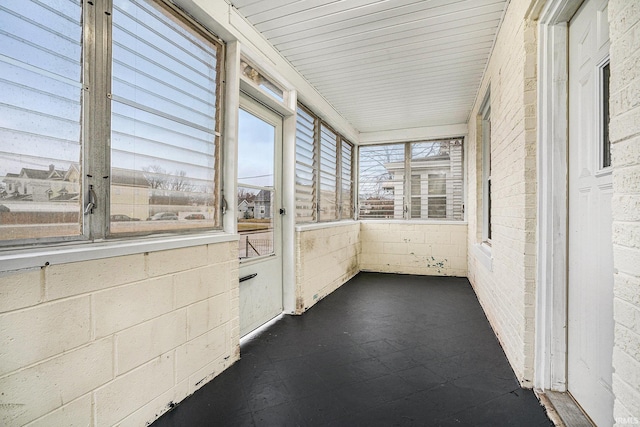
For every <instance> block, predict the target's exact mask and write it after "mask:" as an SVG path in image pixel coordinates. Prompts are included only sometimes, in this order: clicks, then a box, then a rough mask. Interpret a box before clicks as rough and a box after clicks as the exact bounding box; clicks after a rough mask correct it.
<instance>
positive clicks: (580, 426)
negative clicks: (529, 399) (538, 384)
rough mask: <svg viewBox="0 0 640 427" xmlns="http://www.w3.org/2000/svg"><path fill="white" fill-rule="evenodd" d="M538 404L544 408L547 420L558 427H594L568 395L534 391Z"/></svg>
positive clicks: (557, 392)
mask: <svg viewBox="0 0 640 427" xmlns="http://www.w3.org/2000/svg"><path fill="white" fill-rule="evenodd" d="M536 394H537V395H538V398H539V399H540V403H542V405H543V406H544V407H545V408H546V410H547V415H548V416H549V419H550V420H551V421H553V423H554V424H555V425H556V426H559V427H565V426H566V427H585V426H589V427H595V424H594V423H593V421H591V418H589V416H588V415H587V414H585V412H584V411H583V410H582V408H581V407H580V405H578V403H577V402H576V401H575V400H574V399H573V397H572V396H571V394H569V393H566V392H565V393H561V392H559V391H551V390H544V391H536Z"/></svg>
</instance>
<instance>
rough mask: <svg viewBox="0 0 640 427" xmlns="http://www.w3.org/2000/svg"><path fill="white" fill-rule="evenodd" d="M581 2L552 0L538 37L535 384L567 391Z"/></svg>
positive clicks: (540, 25) (543, 15)
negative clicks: (573, 79)
mask: <svg viewBox="0 0 640 427" xmlns="http://www.w3.org/2000/svg"><path fill="white" fill-rule="evenodd" d="M581 3H582V0H550V1H549V2H548V3H547V4H545V6H544V9H543V10H542V12H541V17H540V24H539V29H538V30H539V37H538V76H539V77H538V144H537V146H538V152H537V158H538V164H537V166H538V167H537V170H538V176H537V187H538V212H537V218H538V219H537V233H538V235H537V242H538V243H537V254H536V255H537V257H536V258H537V271H536V277H537V283H536V317H535V319H536V327H535V360H534V379H533V385H534V387H535V388H538V389H543V390H544V389H546V390H554V391H560V392H563V391H566V389H567V366H566V363H567V335H566V325H567V219H568V209H567V197H568V192H567V170H568V163H567V161H568V158H567V148H568V119H567V117H568V116H567V114H568V86H567V83H568V63H567V52H568V20H569V19H570V18H571V16H573V13H574V12H575V11H576V10H577V9H578V7H579V6H580V4H581Z"/></svg>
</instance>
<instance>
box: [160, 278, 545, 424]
mask: <svg viewBox="0 0 640 427" xmlns="http://www.w3.org/2000/svg"><path fill="white" fill-rule="evenodd" d="M241 356H242V358H241V360H240V361H239V362H237V363H236V364H235V365H233V366H232V367H231V368H229V369H228V370H226V371H225V372H223V373H222V374H221V375H220V376H218V377H217V378H215V379H214V380H213V381H212V382H210V383H209V384H207V385H206V386H204V387H203V388H201V389H200V390H199V391H197V392H196V393H195V394H194V395H193V396H191V397H189V398H187V399H186V400H185V401H183V402H182V403H180V404H179V405H178V406H177V407H176V408H174V409H173V410H172V411H171V412H169V413H167V414H165V415H164V416H162V417H161V418H160V419H158V420H157V421H156V422H155V423H154V424H153V426H154V427H163V426H454V425H456V426H460V425H464V426H519V427H523V426H550V425H553V424H552V423H551V422H550V421H549V420H548V418H547V417H546V414H545V411H544V408H543V407H541V406H540V405H539V403H538V401H537V399H536V397H535V396H534V394H533V392H532V391H531V390H523V389H521V388H520V387H519V385H518V382H517V381H516V378H515V376H514V374H513V371H512V370H511V368H510V366H509V364H508V362H507V360H506V357H505V355H504V353H503V352H502V349H501V347H500V345H499V344H498V341H497V340H496V338H495V336H494V334H493V332H492V330H491V328H490V326H489V323H488V322H487V319H486V317H485V316H484V314H483V312H482V309H481V308H480V304H479V303H478V301H477V299H476V297H475V294H474V292H473V290H472V289H471V285H470V284H469V282H468V280H467V279H462V278H450V277H449V278H443V277H421V276H404V275H389V274H377V273H360V274H359V275H358V276H356V277H355V278H354V279H352V280H351V281H350V282H348V283H347V284H345V285H344V286H342V287H341V288H340V289H339V290H337V291H336V292H334V293H333V294H331V295H329V296H328V297H327V298H325V299H324V300H323V301H321V302H319V303H318V304H317V305H316V306H314V307H313V308H311V310H309V311H308V312H307V313H305V314H304V315H303V316H285V317H284V318H283V319H282V320H280V321H279V322H277V323H276V324H275V325H273V326H272V327H271V328H269V329H268V330H267V331H265V332H263V333H262V334H261V335H260V336H258V337H256V338H254V339H253V340H251V341H249V342H247V343H245V344H244V345H243V346H242V348H241Z"/></svg>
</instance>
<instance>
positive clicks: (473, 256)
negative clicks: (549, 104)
mask: <svg viewBox="0 0 640 427" xmlns="http://www.w3.org/2000/svg"><path fill="white" fill-rule="evenodd" d="M529 3H530V2H527V1H524V2H511V3H510V4H509V7H508V9H507V12H506V14H505V17H504V21H503V23H502V27H501V29H500V32H499V34H498V37H497V40H496V44H495V47H494V50H493V53H492V55H491V58H490V60H489V64H488V66H487V70H486V73H485V75H484V78H483V81H482V84H481V87H480V91H479V94H478V97H477V100H476V103H475V105H474V107H473V110H472V113H471V115H470V118H471V119H470V121H469V136H468V139H467V144H468V145H467V153H468V168H469V169H468V182H469V188H472V189H474V190H475V191H470V194H469V200H468V206H469V212H468V219H469V234H468V239H469V240H468V244H469V248H470V250H469V256H468V262H469V265H468V269H469V271H468V277H469V280H470V281H471V283H472V285H473V287H474V289H475V291H476V294H477V296H478V299H479V301H480V303H481V304H482V306H483V308H484V310H485V313H486V315H487V317H488V319H489V321H490V323H491V325H492V327H493V329H494V331H495V333H496V335H497V336H498V339H499V340H500V342H501V343H502V346H503V349H504V351H505V353H506V355H507V357H508V359H509V361H510V363H511V366H512V367H513V369H514V371H515V373H516V375H517V377H518V379H519V380H520V382H521V383H522V385H524V386H531V385H532V376H533V356H534V351H533V343H534V315H535V307H534V298H535V233H536V231H535V222H536V129H535V128H536V66H537V60H536V51H537V41H536V25H535V23H532V22H528V21H526V20H525V18H524V16H525V13H526V11H527V8H528V6H529ZM489 86H490V88H491V89H490V90H491V133H492V135H491V162H492V201H491V202H492V246H491V251H490V257H488V258H487V259H490V261H489V262H486V260H485V262H482V260H481V258H482V256H481V255H480V254H481V253H482V252H481V251H479V250H475V249H477V248H478V244H479V243H480V242H481V236H482V224H483V220H482V141H481V134H480V126H479V122H480V118H479V116H478V114H479V108H480V106H481V103H482V101H483V100H484V96H485V94H486V93H487V90H488V88H489Z"/></svg>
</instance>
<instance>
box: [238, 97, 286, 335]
mask: <svg viewBox="0 0 640 427" xmlns="http://www.w3.org/2000/svg"><path fill="white" fill-rule="evenodd" d="M238 122H239V123H238V194H237V196H236V206H237V210H236V212H237V220H238V233H239V234H240V242H239V247H238V254H239V257H240V335H241V336H243V335H246V334H247V333H249V332H251V331H253V330H254V329H256V328H258V327H259V326H261V325H263V324H264V323H266V322H268V321H269V320H271V319H273V318H274V317H276V316H278V315H279V314H280V313H282V256H281V244H280V243H281V226H280V225H281V216H280V212H279V211H280V159H281V157H282V152H281V144H282V117H280V116H279V115H277V114H276V113H274V112H273V111H271V110H269V109H267V108H266V107H263V106H262V105H259V104H257V103H256V102H255V101H252V100H250V99H249V98H245V97H243V98H242V99H241V103H240V111H239V119H238Z"/></svg>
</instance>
